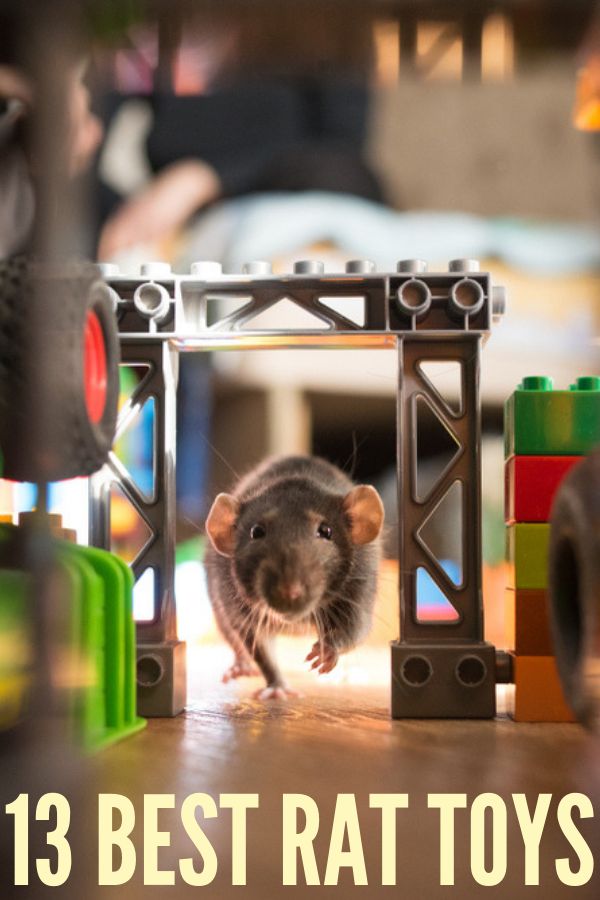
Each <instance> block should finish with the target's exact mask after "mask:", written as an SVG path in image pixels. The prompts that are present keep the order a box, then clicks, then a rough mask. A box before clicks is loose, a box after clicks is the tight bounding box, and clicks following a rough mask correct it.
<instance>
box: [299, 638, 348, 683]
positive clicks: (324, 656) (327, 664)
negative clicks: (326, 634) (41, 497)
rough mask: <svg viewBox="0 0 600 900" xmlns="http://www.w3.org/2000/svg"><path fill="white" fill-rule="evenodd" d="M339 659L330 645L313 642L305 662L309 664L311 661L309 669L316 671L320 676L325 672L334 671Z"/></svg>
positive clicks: (336, 652) (338, 655)
mask: <svg viewBox="0 0 600 900" xmlns="http://www.w3.org/2000/svg"><path fill="white" fill-rule="evenodd" d="M339 658H340V654H339V653H338V651H337V650H336V649H335V647H332V646H331V644H328V643H327V642H323V643H321V641H315V643H314V644H313V646H312V650H311V651H310V653H309V654H308V656H307V657H306V662H310V661H311V659H312V661H313V663H312V666H311V669H318V671H319V674H320V675H325V674H326V672H331V670H332V669H335V667H336V666H337V661H338V659H339Z"/></svg>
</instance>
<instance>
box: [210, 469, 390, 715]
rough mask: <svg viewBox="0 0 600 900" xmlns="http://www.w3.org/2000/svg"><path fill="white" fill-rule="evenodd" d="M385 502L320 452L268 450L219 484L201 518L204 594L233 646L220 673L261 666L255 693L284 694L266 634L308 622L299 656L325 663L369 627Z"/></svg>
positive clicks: (319, 665)
mask: <svg viewBox="0 0 600 900" xmlns="http://www.w3.org/2000/svg"><path fill="white" fill-rule="evenodd" d="M383 519H384V511H383V504H382V502H381V499H380V497H379V494H378V493H377V491H376V490H375V488H374V487H372V486H371V485H365V484H358V485H357V484H354V482H353V481H352V480H351V479H350V478H349V477H348V476H347V475H346V474H345V473H344V472H342V470H341V469H339V468H338V467H337V466H335V465H333V464H332V463H329V462H327V461H326V460H324V459H321V458H319V457H312V456H284V457H276V458H272V459H268V460H266V461H265V462H263V463H261V464H260V465H258V466H257V467H256V468H255V469H253V470H252V471H250V472H249V473H248V474H247V475H246V476H245V477H244V478H242V479H241V480H240V481H239V482H238V484H237V486H236V487H235V488H234V490H233V492H232V493H230V494H219V495H218V496H217V498H216V499H215V501H214V503H213V505H212V507H211V509H210V511H209V514H208V517H207V520H206V533H207V535H208V537H209V540H210V543H209V545H208V548H207V553H206V558H205V564H206V571H207V577H208V589H209V596H210V600H211V603H212V607H213V610H214V613H215V618H216V620H217V625H218V626H219V628H220V630H221V632H222V633H223V635H224V637H225V638H226V640H227V641H228V642H229V644H230V645H231V647H232V648H233V650H234V653H235V662H234V664H233V665H232V666H231V668H230V669H229V671H228V672H227V673H226V674H225V675H224V676H223V680H224V681H228V680H229V679H230V678H238V677H240V676H243V675H254V674H258V671H257V669H256V667H258V670H260V672H261V673H262V674H263V676H264V678H265V681H266V687H265V688H264V689H262V690H260V691H257V694H256V696H258V697H260V698H261V699H263V700H268V699H273V698H275V699H284V698H286V697H288V696H293V695H294V693H295V692H294V691H292V690H291V689H290V688H289V686H288V684H287V683H286V681H285V679H284V677H283V675H282V672H281V670H280V668H279V666H278V664H277V662H276V659H275V656H274V654H273V649H272V643H273V641H272V639H273V638H274V636H275V635H277V634H278V633H282V632H290V631H291V632H298V631H300V632H303V631H310V630H311V628H313V629H316V633H317V640H316V641H315V643H314V644H313V646H312V649H311V650H310V652H309V654H308V656H307V657H306V659H307V660H308V661H309V662H311V663H312V666H311V667H312V668H313V669H317V670H318V671H319V672H320V673H322V674H323V673H325V672H330V671H331V670H332V669H333V668H334V667H335V665H336V664H337V661H338V658H339V655H340V654H341V653H344V652H346V651H348V650H350V649H351V648H352V647H354V646H356V644H357V643H358V642H359V641H360V640H361V639H362V638H364V637H365V636H366V634H367V633H368V631H369V629H370V626H371V620H372V615H373V606H374V602H375V593H376V588H377V573H378V567H379V558H380V546H379V543H380V542H379V537H380V534H381V530H382V527H383Z"/></svg>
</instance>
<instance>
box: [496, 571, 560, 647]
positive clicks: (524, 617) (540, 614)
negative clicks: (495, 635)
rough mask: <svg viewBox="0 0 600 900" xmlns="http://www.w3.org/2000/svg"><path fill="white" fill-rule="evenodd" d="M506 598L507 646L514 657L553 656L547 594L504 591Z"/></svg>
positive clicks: (517, 590) (526, 591)
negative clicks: (512, 651)
mask: <svg viewBox="0 0 600 900" xmlns="http://www.w3.org/2000/svg"><path fill="white" fill-rule="evenodd" d="M505 598H506V602H505V615H506V619H505V621H506V631H505V640H506V646H507V647H508V648H509V649H510V650H514V652H515V653H516V655H517V656H552V655H553V653H554V648H553V646H552V636H551V634H550V623H549V618H548V612H549V611H548V597H547V592H546V591H545V590H544V589H543V588H540V589H534V588H517V589H516V590H515V589H514V588H506V591H505Z"/></svg>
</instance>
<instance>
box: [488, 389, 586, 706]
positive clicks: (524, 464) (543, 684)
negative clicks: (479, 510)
mask: <svg viewBox="0 0 600 900" xmlns="http://www.w3.org/2000/svg"><path fill="white" fill-rule="evenodd" d="M599 443H600V378H596V377H585V378H578V379H577V381H576V383H575V384H573V385H571V387H570V388H569V389H568V390H554V389H553V383H552V379H551V378H546V377H537V376H536V377H531V378H525V379H523V382H522V383H521V384H520V385H519V387H518V388H517V390H516V391H515V392H514V394H512V395H511V397H509V399H508V401H507V403H506V408H505V457H506V463H505V517H506V524H507V555H508V561H509V564H510V566H509V571H510V576H509V578H510V580H509V585H508V587H507V590H506V627H507V635H506V637H507V646H508V647H509V648H510V649H511V650H512V652H513V673H514V688H513V689H512V690H511V692H510V694H509V701H508V711H509V713H510V714H511V715H512V717H513V718H514V719H515V720H516V721H520V722H567V721H573V720H574V717H573V715H572V713H571V711H570V709H569V708H568V707H567V704H566V702H565V700H564V697H563V693H562V689H561V686H560V682H559V678H558V672H557V669H556V663H555V659H554V655H553V650H552V638H551V632H550V617H549V608H548V544H549V537H550V524H549V520H550V513H551V508H552V500H553V498H554V494H555V493H556V490H557V488H558V486H559V484H560V482H561V481H562V479H563V478H564V477H565V475H566V474H567V472H568V471H569V469H570V468H571V466H573V465H575V464H576V463H577V462H578V460H579V459H580V458H581V457H582V456H584V455H586V454H587V453H589V452H590V451H591V450H592V449H593V448H594V446H595V445H597V444H599Z"/></svg>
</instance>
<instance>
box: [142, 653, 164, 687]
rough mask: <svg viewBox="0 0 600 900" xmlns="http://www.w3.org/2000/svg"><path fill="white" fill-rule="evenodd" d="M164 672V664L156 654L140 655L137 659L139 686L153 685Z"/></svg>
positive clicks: (159, 680)
mask: <svg viewBox="0 0 600 900" xmlns="http://www.w3.org/2000/svg"><path fill="white" fill-rule="evenodd" d="M164 674H165V670H164V666H163V664H162V662H161V660H160V659H159V658H158V657H157V656H140V658H139V659H138V661H137V683H138V684H139V685H140V687H155V686H156V685H157V684H159V683H160V682H161V681H162V679H163V676H164Z"/></svg>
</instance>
